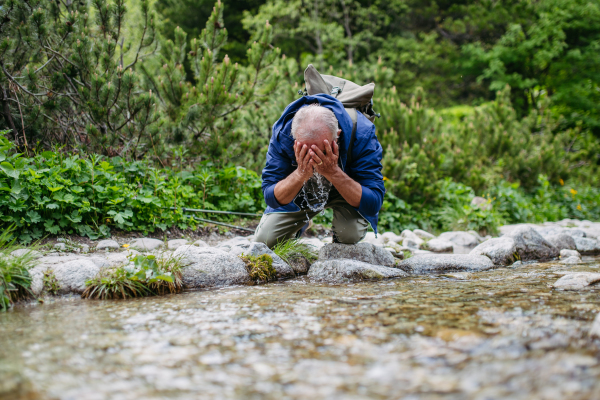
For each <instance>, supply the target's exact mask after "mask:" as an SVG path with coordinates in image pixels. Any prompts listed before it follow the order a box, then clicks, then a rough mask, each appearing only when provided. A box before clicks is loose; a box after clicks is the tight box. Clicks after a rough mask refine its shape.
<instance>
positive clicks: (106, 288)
mask: <svg viewBox="0 0 600 400" xmlns="http://www.w3.org/2000/svg"><path fill="white" fill-rule="evenodd" d="M181 269H182V265H181V263H180V261H179V259H176V258H173V257H172V256H171V257H168V258H162V257H160V258H156V256H154V255H148V256H144V255H141V254H139V255H136V256H132V257H131V258H130V263H129V264H128V265H123V266H119V267H115V268H110V269H105V270H102V271H100V273H99V274H98V275H96V276H95V277H94V278H92V279H90V280H88V281H87V282H86V283H85V284H86V286H87V288H86V289H85V291H84V292H83V294H82V295H81V297H83V298H84V299H102V300H105V299H120V298H122V299H127V298H131V297H145V296H156V295H164V294H166V293H177V292H180V291H181V290H182V289H183V282H182V280H181V278H182V274H181Z"/></svg>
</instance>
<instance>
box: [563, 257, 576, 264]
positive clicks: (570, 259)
mask: <svg viewBox="0 0 600 400" xmlns="http://www.w3.org/2000/svg"><path fill="white" fill-rule="evenodd" d="M559 262H560V263H561V264H579V263H580V262H581V257H577V256H571V257H566V258H561V259H560V261H559Z"/></svg>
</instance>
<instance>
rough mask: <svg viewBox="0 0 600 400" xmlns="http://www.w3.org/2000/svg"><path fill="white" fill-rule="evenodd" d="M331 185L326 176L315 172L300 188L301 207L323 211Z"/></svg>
mask: <svg viewBox="0 0 600 400" xmlns="http://www.w3.org/2000/svg"><path fill="white" fill-rule="evenodd" d="M331 186H332V185H331V182H329V181H328V180H327V178H325V177H324V176H323V175H321V174H319V173H318V172H315V173H314V174H313V176H311V177H310V179H309V180H307V181H306V182H305V183H304V186H302V189H301V190H300V193H301V196H302V197H303V199H302V202H301V208H302V209H309V210H311V211H313V212H319V211H323V210H324V209H325V205H326V204H327V199H328V198H329V192H330V190H331ZM307 216H308V215H307Z"/></svg>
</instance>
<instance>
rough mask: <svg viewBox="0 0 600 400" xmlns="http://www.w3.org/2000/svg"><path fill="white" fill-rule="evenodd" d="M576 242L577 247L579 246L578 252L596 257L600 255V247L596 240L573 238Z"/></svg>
mask: <svg viewBox="0 0 600 400" xmlns="http://www.w3.org/2000/svg"><path fill="white" fill-rule="evenodd" d="M573 239H574V240H575V245H576V246H577V251H579V252H580V253H581V254H584V255H594V254H600V245H599V244H598V241H597V240H596V239H590V238H587V237H585V238H582V237H576V238H573Z"/></svg>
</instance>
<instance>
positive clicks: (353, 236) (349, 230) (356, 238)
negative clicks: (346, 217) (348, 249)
mask: <svg viewBox="0 0 600 400" xmlns="http://www.w3.org/2000/svg"><path fill="white" fill-rule="evenodd" d="M333 234H334V236H335V239H336V242H338V243H343V244H356V243H358V242H360V241H361V240H363V239H364V237H365V236H366V235H367V226H364V227H363V226H361V225H358V224H356V225H354V226H346V227H344V228H342V229H339V230H336V231H334V233H333Z"/></svg>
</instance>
